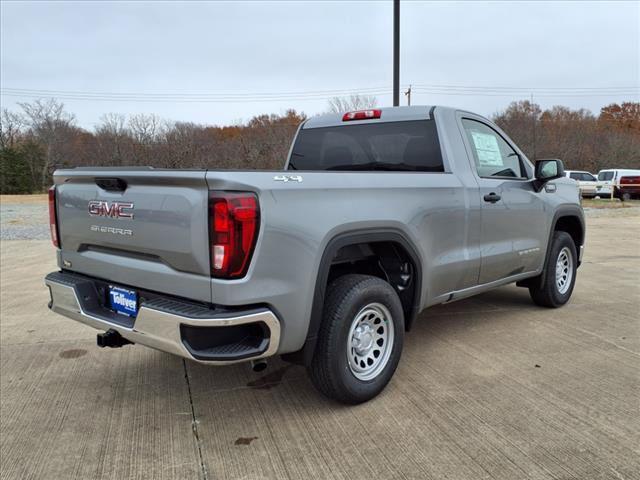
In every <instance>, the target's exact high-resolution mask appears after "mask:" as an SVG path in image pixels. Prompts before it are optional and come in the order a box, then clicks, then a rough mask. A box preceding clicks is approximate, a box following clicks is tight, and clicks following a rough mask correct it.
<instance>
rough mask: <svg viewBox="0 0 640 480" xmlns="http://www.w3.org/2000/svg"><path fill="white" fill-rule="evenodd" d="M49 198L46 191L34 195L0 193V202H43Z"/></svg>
mask: <svg viewBox="0 0 640 480" xmlns="http://www.w3.org/2000/svg"><path fill="white" fill-rule="evenodd" d="M48 199H49V196H48V194H46V193H37V194H34V195H0V203H21V204H26V203H45V202H47V201H48Z"/></svg>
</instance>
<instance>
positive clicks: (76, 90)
mask: <svg viewBox="0 0 640 480" xmlns="http://www.w3.org/2000/svg"><path fill="white" fill-rule="evenodd" d="M0 5H1V6H0V9H1V11H0V14H1V15H0V16H1V30H2V32H1V38H0V40H1V64H0V67H1V71H0V84H1V87H2V96H1V97H0V102H1V104H2V107H3V108H9V109H12V110H18V108H19V107H18V106H17V102H25V101H26V102H29V101H33V100H34V99H35V98H39V97H42V98H44V97H47V96H55V97H57V98H60V99H61V100H62V101H63V102H64V104H65V106H66V108H67V109H68V110H69V111H71V112H73V113H74V114H75V115H76V118H77V123H78V125H80V126H81V127H84V128H87V129H92V128H94V126H95V125H96V124H97V123H98V122H99V119H100V117H101V115H103V114H105V113H110V112H114V113H123V114H134V113H154V114H157V115H159V116H160V117H162V118H165V119H169V120H176V121H189V122H197V123H202V124H210V125H226V124H233V123H239V122H242V121H246V120H248V119H250V118H251V117H252V116H254V115H258V114H262V113H284V112H285V111H286V110H287V109H289V108H294V109H296V110H298V111H303V112H305V113H306V114H308V115H315V114H318V113H322V112H323V111H326V110H327V100H328V98H330V97H332V96H336V95H338V96H343V95H348V94H350V93H357V92H360V93H363V94H375V96H376V97H377V99H378V102H379V104H380V105H382V106H390V105H391V104H392V82H393V80H392V64H393V56H392V50H393V49H392V32H393V22H392V18H393V17H392V15H393V7H392V1H391V0H385V1H379V2H367V1H356V2H346V1H340V2H329V1H321V2H310V1H300V2H294V1H286V2H268V1H260V2H222V1H220V2H209V3H205V2H169V1H159V2H152V1H144V2H124V1H122V2H113V3H112V2H107V1H101V2H80V1H74V2H46V1H37V2H25V1H21V2H8V1H2V3H1V4H0ZM400 24H401V27H400V28H401V40H400V48H401V55H400V62H401V67H400V82H401V84H402V85H403V88H406V86H407V85H408V84H412V85H413V89H412V99H411V100H412V104H414V105H417V104H425V105H449V106H455V107H459V108H463V109H466V110H471V111H474V112H477V113H480V114H482V115H487V116H488V115H491V114H493V113H495V112H498V111H500V110H502V109H504V108H505V107H506V106H507V105H508V104H509V102H511V101H513V100H523V99H531V96H532V95H533V100H534V101H535V102H536V103H539V104H540V105H541V106H542V107H543V108H547V107H550V106H553V105H558V104H560V105H566V106H569V107H571V108H587V109H590V110H592V111H593V112H596V113H597V112H598V111H599V109H600V108H601V107H602V106H603V105H607V104H609V103H612V102H622V101H640V2H639V1H624V2H613V1H608V2H591V1H583V2H579V1H569V2H479V1H478V2H446V1H436V2H417V1H406V0H403V1H402V2H401V20H400ZM406 101H407V98H406V96H404V95H403V96H402V98H401V104H406Z"/></svg>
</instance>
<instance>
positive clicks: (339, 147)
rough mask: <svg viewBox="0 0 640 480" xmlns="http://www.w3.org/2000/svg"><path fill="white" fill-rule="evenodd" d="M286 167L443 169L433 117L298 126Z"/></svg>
mask: <svg viewBox="0 0 640 480" xmlns="http://www.w3.org/2000/svg"><path fill="white" fill-rule="evenodd" d="M288 169H289V170H312V171H313V170H342V171H392V172H393V171H396V172H398V171H414V172H435V173H437V172H444V165H443V162H442V152H441V151H440V142H439V141H438V132H437V129H436V124H435V122H434V121H433V120H415V121H413V120H412V121H398V122H382V123H365V124H360V125H341V126H334V127H319V128H307V129H305V128H302V129H301V130H300V131H299V133H298V136H297V138H296V141H295V143H294V145H293V149H292V150H291V157H290V160H289V166H288Z"/></svg>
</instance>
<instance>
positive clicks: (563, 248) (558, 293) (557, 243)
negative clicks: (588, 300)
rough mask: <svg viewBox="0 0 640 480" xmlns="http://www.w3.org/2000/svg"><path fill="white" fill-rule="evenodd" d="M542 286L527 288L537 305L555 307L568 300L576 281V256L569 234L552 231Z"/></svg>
mask: <svg viewBox="0 0 640 480" xmlns="http://www.w3.org/2000/svg"><path fill="white" fill-rule="evenodd" d="M550 249H551V250H550V251H549V259H548V264H547V268H546V270H545V272H544V278H543V283H544V285H543V286H542V287H540V286H535V287H530V288H529V294H530V295H531V299H532V300H533V301H534V303H536V304H537V305H540V306H543V307H550V308H557V307H561V306H562V305H564V304H565V303H567V302H568V301H569V298H571V293H572V292H573V287H574V285H575V282H576V269H577V267H578V257H577V254H576V246H575V244H574V243H573V239H572V238H571V235H569V234H568V233H566V232H554V234H553V238H552V241H551V246H550Z"/></svg>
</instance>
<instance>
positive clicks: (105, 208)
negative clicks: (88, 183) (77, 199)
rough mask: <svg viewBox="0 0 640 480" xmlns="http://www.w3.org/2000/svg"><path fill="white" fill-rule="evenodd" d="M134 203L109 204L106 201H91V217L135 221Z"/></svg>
mask: <svg viewBox="0 0 640 480" xmlns="http://www.w3.org/2000/svg"><path fill="white" fill-rule="evenodd" d="M128 210H133V203H124V202H111V203H109V202H107V201H104V200H91V201H90V202H89V215H93V216H96V217H111V218H130V219H133V212H130V211H128Z"/></svg>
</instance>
